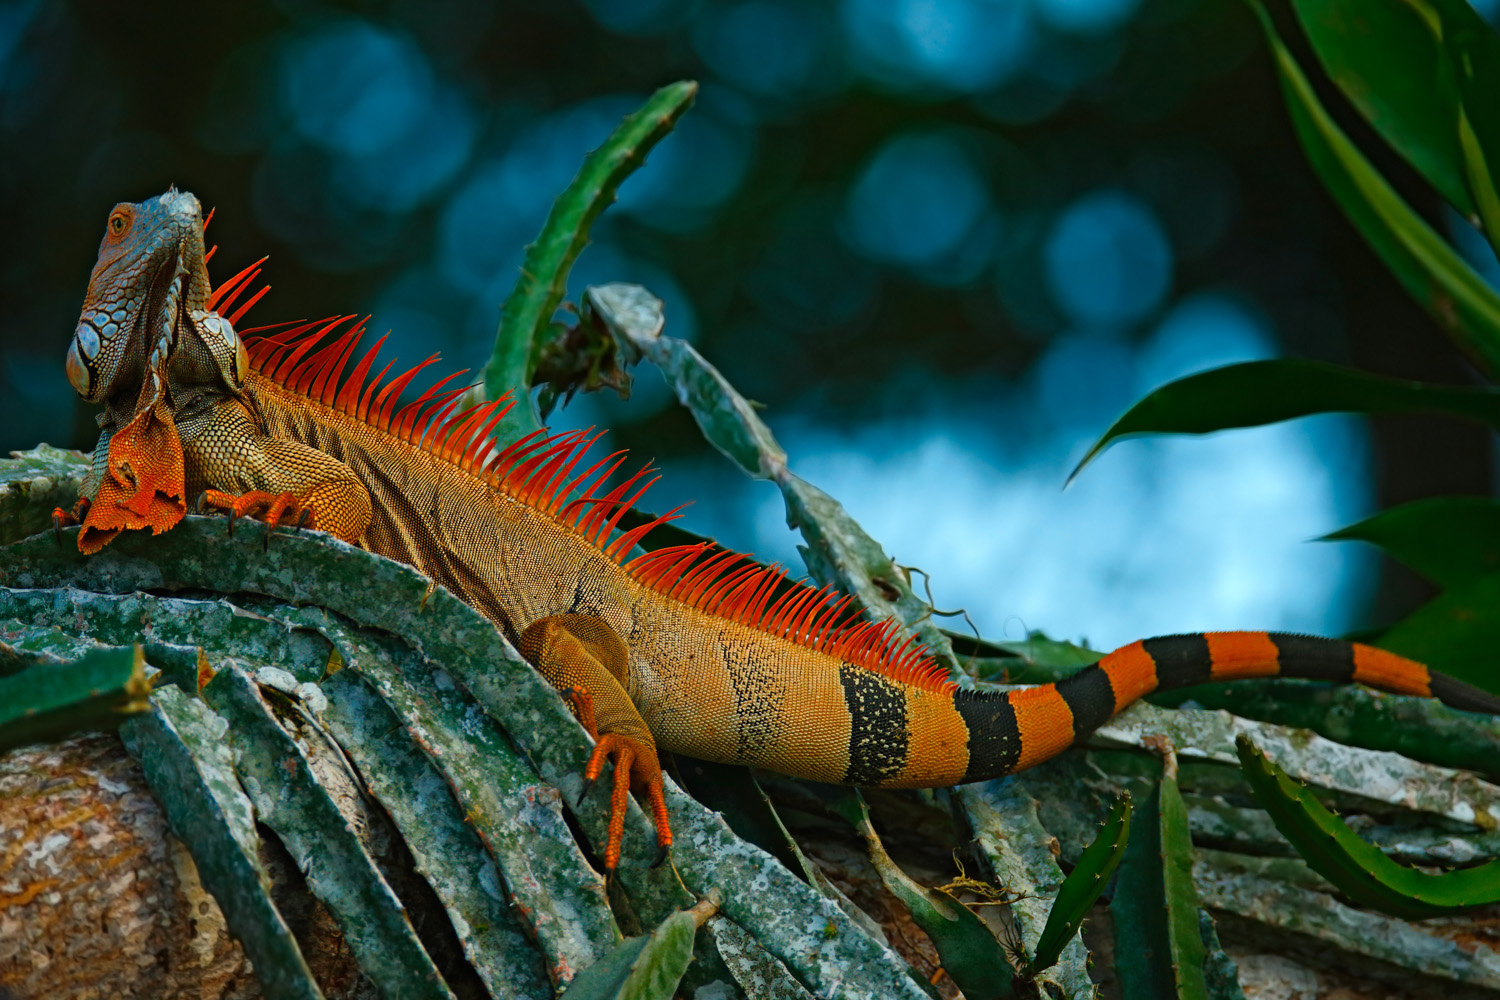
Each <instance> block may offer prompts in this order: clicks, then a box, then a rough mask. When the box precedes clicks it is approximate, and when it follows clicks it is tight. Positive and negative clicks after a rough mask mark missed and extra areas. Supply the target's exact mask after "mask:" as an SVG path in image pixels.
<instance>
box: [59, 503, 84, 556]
mask: <svg viewBox="0 0 1500 1000" xmlns="http://www.w3.org/2000/svg"><path fill="white" fill-rule="evenodd" d="M88 512H89V498H88V497H79V498H78V501H77V502H76V503H74V504H73V509H72V510H63V509H62V508H61V507H54V508H52V536H53V537H54V538H56V539H57V544H58V545H59V546H60V545H62V543H63V539H62V530H63V529H64V528H71V527H72V526H73V525H75V524H81V523H83V519H84V517H86V516H87V515H88Z"/></svg>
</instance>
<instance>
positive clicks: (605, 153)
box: [484, 80, 698, 438]
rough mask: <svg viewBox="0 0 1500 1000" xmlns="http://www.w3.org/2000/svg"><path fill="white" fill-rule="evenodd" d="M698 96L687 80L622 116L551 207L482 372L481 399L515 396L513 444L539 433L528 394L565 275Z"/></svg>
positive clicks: (508, 428) (509, 424)
mask: <svg viewBox="0 0 1500 1000" xmlns="http://www.w3.org/2000/svg"><path fill="white" fill-rule="evenodd" d="M697 94H698V84H696V83H695V82H693V81H691V80H683V81H681V82H678V83H673V84H669V85H667V86H665V87H663V88H661V89H660V90H658V91H657V92H656V93H654V94H652V95H651V97H650V99H648V100H647V101H646V103H645V104H643V105H641V108H640V110H638V111H636V112H634V113H633V114H630V115H627V116H626V118H625V120H624V121H622V122H621V123H620V125H619V127H617V128H616V129H615V130H614V132H613V133H612V134H611V135H610V137H609V138H608V139H606V140H605V141H604V144H603V145H602V146H600V147H599V148H598V149H596V150H594V151H593V152H592V153H590V154H589V155H588V157H587V158H586V159H585V160H584V161H583V166H582V167H581V168H580V169H579V171H578V176H576V177H574V178H573V182H572V183H571V184H569V185H568V186H567V188H566V189H565V190H564V191H563V193H562V194H560V195H558V196H557V200H556V201H555V202H553V203H552V211H551V212H549V213H548V215H547V221H546V222H545V223H544V224H543V225H542V231H541V233H540V234H539V235H538V236H537V238H536V242H535V243H532V244H531V245H530V246H528V247H527V248H526V259H525V261H524V262H523V263H522V264H521V275H520V277H518V278H517V279H516V285H515V288H514V289H513V290H512V291H511V293H510V296H509V297H508V298H507V299H506V300H505V305H504V306H503V307H502V309H501V311H500V327H499V329H498V330H497V331H496V332H495V349H494V352H493V353H492V354H491V355H490V360H489V363H488V364H487V365H485V368H484V391H485V397H486V398H487V399H497V398H499V397H500V396H501V395H502V394H504V393H506V392H508V391H511V390H515V392H516V394H517V396H519V397H521V398H520V399H519V400H518V402H517V405H516V407H515V409H513V410H512V411H511V415H510V416H509V417H508V418H507V420H506V423H505V424H502V426H501V428H500V432H501V434H502V436H505V437H509V438H516V437H520V436H522V435H524V434H527V433H530V432H531V431H533V430H536V428H537V424H536V416H535V414H533V413H532V409H531V403H530V401H529V399H527V398H526V393H527V390H528V389H529V388H530V386H531V375H532V373H533V372H534V371H535V370H536V362H537V355H538V352H539V351H540V349H541V345H542V343H543V341H544V339H545V335H546V332H547V329H548V327H549V326H550V325H551V323H552V314H553V313H555V312H556V311H557V307H558V306H559V305H560V304H561V303H562V297H563V293H564V292H565V291H566V290H567V284H568V271H569V270H570V269H571V268H572V266H573V262H574V261H575V260H577V259H578V255H579V254H580V253H582V252H583V248H584V247H586V246H588V242H589V228H590V227H591V226H592V225H593V224H594V221H595V220H596V219H598V218H599V216H600V215H602V214H603V213H604V210H605V209H606V208H608V207H609V206H610V205H611V204H612V203H613V202H614V200H615V192H616V191H618V190H619V188H620V185H621V184H623V183H624V182H625V179H626V178H627V177H629V176H630V175H631V174H632V173H634V172H635V171H636V170H637V169H639V168H640V167H641V165H642V164H644V163H645V162H646V154H647V153H649V152H650V151H651V149H652V147H654V146H655V145H656V144H657V143H658V142H660V141H661V140H662V139H663V138H664V137H665V136H666V135H667V134H668V133H669V132H671V131H672V129H673V127H674V126H676V124H677V120H678V119H679V118H681V117H682V116H683V114H684V113H686V112H687V109H688V108H690V107H692V104H693V99H694V98H695V97H696V96H697Z"/></svg>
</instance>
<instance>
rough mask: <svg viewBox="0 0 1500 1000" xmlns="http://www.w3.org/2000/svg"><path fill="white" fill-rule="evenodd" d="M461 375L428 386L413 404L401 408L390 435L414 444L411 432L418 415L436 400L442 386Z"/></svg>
mask: <svg viewBox="0 0 1500 1000" xmlns="http://www.w3.org/2000/svg"><path fill="white" fill-rule="evenodd" d="M466 370H467V369H465V371H466ZM462 374H463V371H456V372H454V373H453V374H451V375H449V376H448V377H447V378H445V379H443V380H442V381H440V382H437V383H434V384H433V385H430V386H428V387H427V391H426V392H424V393H422V395H420V396H418V397H417V398H416V400H415V401H414V402H411V403H407V404H406V405H405V406H403V407H401V409H400V410H399V411H397V413H396V419H395V422H394V423H393V424H392V425H391V433H392V434H394V435H395V436H396V437H398V438H400V439H401V440H403V441H410V442H412V443H413V444H415V443H416V441H417V437H416V436H414V435H413V434H412V430H413V428H414V427H415V426H416V424H417V417H418V415H419V414H420V413H421V412H422V411H423V410H424V409H426V408H427V405H428V404H429V403H431V402H432V401H433V400H434V399H436V398H437V396H438V394H439V393H440V392H442V390H443V386H445V385H447V384H448V383H449V382H452V381H453V380H454V379H456V378H458V377H459V376H460V375H462Z"/></svg>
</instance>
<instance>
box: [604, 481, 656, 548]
mask: <svg viewBox="0 0 1500 1000" xmlns="http://www.w3.org/2000/svg"><path fill="white" fill-rule="evenodd" d="M648 468H649V466H648ZM642 471H644V470H642ZM660 478H661V476H652V477H651V478H650V479H648V480H646V484H645V485H644V486H642V487H641V488H640V489H638V490H636V491H635V495H633V496H632V497H631V498H630V499H629V500H626V501H625V502H624V503H622V504H620V506H618V507H616V508H615V513H614V516H613V517H611V518H610V519H609V523H607V524H606V525H605V526H604V530H603V531H601V532H600V533H599V538H600V539H601V540H603V539H605V538H608V537H609V536H610V535H611V534H613V533H614V530H615V527H616V526H617V525H618V524H619V523H620V518H622V517H624V516H625V512H626V511H627V510H630V509H631V508H633V507H634V506H635V505H636V502H637V501H638V500H640V498H641V497H643V496H645V495H646V491H647V490H649V489H650V488H651V487H652V486H654V485H655V484H656V481H657V480H658V479H660ZM604 554H605V555H607V556H609V557H610V558H611V559H613V560H614V561H615V562H619V561H620V554H621V553H620V551H619V539H615V541H614V542H612V543H611V544H610V546H609V548H607V549H605V550H604Z"/></svg>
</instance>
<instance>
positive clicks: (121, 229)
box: [67, 188, 209, 407]
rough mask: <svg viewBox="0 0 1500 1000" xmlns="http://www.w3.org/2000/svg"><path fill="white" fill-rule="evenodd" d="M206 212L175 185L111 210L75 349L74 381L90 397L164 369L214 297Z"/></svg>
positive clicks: (130, 388)
mask: <svg viewBox="0 0 1500 1000" xmlns="http://www.w3.org/2000/svg"><path fill="white" fill-rule="evenodd" d="M208 291H209V288H208V269H207V267H206V266H205V264H204V260H203V212H202V209H201V208H200V206H199V204H198V199H197V198H195V197H193V196H192V195H191V194H189V193H188V192H186V191H178V190H176V189H175V188H173V189H171V190H168V191H167V193H166V194H164V195H161V196H160V197H157V198H151V199H148V200H146V201H143V202H140V203H138V204H131V203H129V202H121V203H120V204H118V205H116V206H115V207H114V210H113V211H111V212H110V213H109V221H108V222H106V223H105V226H104V240H103V242H101V243H100V244H99V259H98V261H97V262H96V263H95V264H94V273H93V275H92V276H91V277H90V278H89V287H88V292H87V294H86V295H85V296H84V300H83V314H82V315H81V316H80V317H79V320H78V328H77V330H75V331H74V333H73V343H72V344H71V345H70V346H69V348H68V360H67V370H68V381H69V382H71V383H72V384H73V388H75V389H77V390H78V393H79V395H81V396H83V397H84V398H85V399H87V400H89V401H91V402H98V401H100V400H105V399H109V398H110V397H113V396H116V395H119V394H121V393H128V394H129V399H128V401H124V400H122V402H125V405H126V406H127V407H128V406H129V403H130V402H133V401H134V399H135V394H136V393H137V392H138V391H139V390H140V387H141V384H142V382H143V380H145V378H146V375H147V373H148V372H160V371H161V367H162V363H163V362H164V361H165V360H166V359H167V358H168V357H170V356H171V354H172V351H173V349H174V348H175V347H176V337H177V333H178V330H179V328H180V326H181V323H182V319H183V317H184V316H186V315H188V314H189V313H190V312H191V311H193V310H200V309H203V308H204V305H205V303H206V301H207V298H208Z"/></svg>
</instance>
